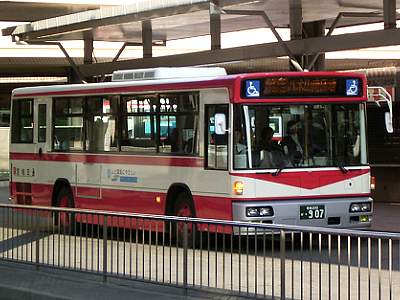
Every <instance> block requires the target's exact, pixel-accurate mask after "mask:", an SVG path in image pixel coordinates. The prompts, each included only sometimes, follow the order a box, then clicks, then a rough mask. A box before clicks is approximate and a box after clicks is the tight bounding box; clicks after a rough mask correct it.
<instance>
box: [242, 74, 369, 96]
mask: <svg viewBox="0 0 400 300" xmlns="http://www.w3.org/2000/svg"><path fill="white" fill-rule="evenodd" d="M361 83H362V82H361V79H359V78H344V77H291V76H290V77H289V76H288V77H284V76H280V77H267V78H257V79H246V80H244V81H243V82H242V97H243V98H294V97H296V98H313V97H329V98H333V97H359V96H361V95H362V85H361Z"/></svg>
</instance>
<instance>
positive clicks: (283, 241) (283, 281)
mask: <svg viewBox="0 0 400 300" xmlns="http://www.w3.org/2000/svg"><path fill="white" fill-rule="evenodd" d="M280 232H281V234H280V241H281V242H280V253H281V299H282V300H283V299H286V295H285V290H286V266H285V263H286V262H285V260H286V235H285V231H284V230H283V229H281V231H280Z"/></svg>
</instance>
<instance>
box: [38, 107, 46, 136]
mask: <svg viewBox="0 0 400 300" xmlns="http://www.w3.org/2000/svg"><path fill="white" fill-rule="evenodd" d="M46 123H47V121H46V104H39V105H38V142H39V143H45V142H46Z"/></svg>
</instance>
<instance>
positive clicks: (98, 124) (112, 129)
mask: <svg viewBox="0 0 400 300" xmlns="http://www.w3.org/2000/svg"><path fill="white" fill-rule="evenodd" d="M86 101H87V102H86V108H87V109H86V113H85V130H86V141H85V149H86V151H89V152H102V151H107V152H108V151H118V143H117V140H118V139H117V126H116V125H117V124H116V119H117V117H116V115H117V111H118V96H93V97H88V98H87V99H86Z"/></svg>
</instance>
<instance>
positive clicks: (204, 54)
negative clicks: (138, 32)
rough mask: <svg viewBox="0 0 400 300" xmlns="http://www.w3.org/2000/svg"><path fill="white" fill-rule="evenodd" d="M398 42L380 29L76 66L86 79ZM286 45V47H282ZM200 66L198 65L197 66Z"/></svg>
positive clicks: (398, 35)
mask: <svg viewBox="0 0 400 300" xmlns="http://www.w3.org/2000/svg"><path fill="white" fill-rule="evenodd" d="M399 40H400V29H399V28H393V29H382V30H375V31H367V32H358V33H348V34H340V35H331V36H322V37H313V38H306V39H302V40H291V41H286V42H285V43H283V44H282V43H279V42H276V43H267V44H259V45H251V46H243V47H235V48H228V49H220V50H207V51H200V52H192V53H186V54H177V55H168V56H159V57H151V58H145V59H133V60H124V61H117V62H110V63H100V64H92V65H82V66H79V70H80V71H81V72H82V73H83V74H84V76H85V77H87V76H96V75H102V74H110V73H112V72H113V71H115V70H121V69H128V68H129V69H136V68H137V69H142V68H154V67H162V66H164V67H167V66H175V67H178V66H193V65H195V63H194V62H201V65H209V64H215V63H222V62H230V61H240V60H249V59H256V58H267V57H282V56H288V52H287V48H289V50H290V52H291V53H292V54H293V55H310V54H315V53H319V52H322V53H323V52H333V51H343V50H353V49H362V48H372V47H381V46H394V45H397V44H398V41H399ZM284 45H286V46H284ZM286 47H287V48H286ZM199 65H200V64H199Z"/></svg>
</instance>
